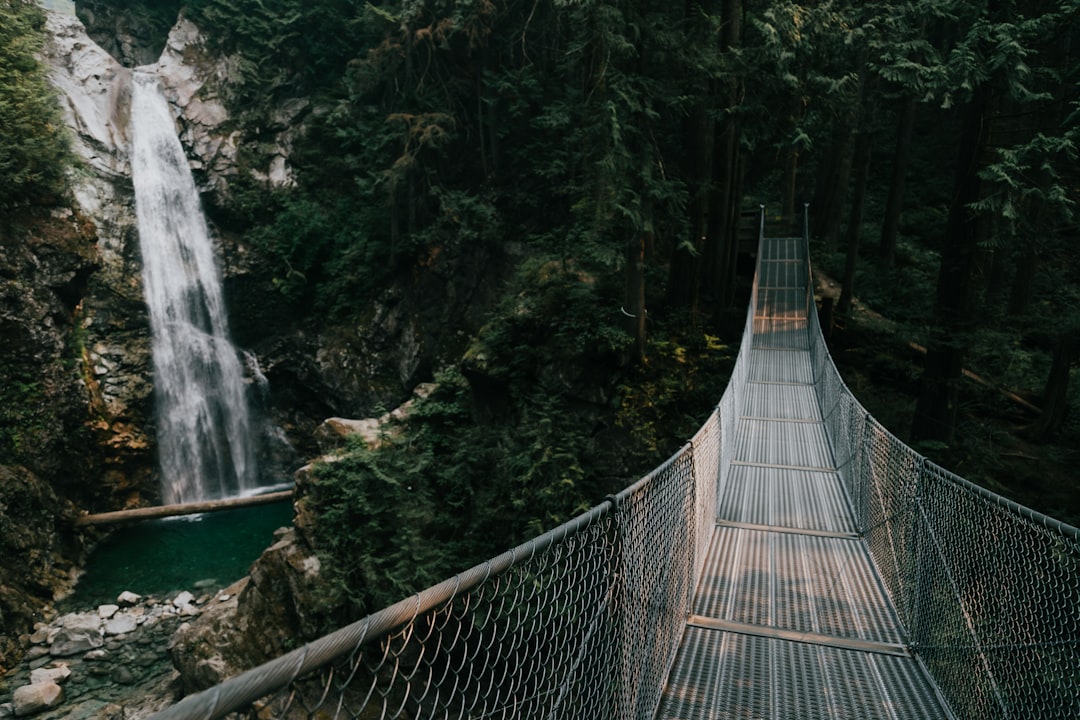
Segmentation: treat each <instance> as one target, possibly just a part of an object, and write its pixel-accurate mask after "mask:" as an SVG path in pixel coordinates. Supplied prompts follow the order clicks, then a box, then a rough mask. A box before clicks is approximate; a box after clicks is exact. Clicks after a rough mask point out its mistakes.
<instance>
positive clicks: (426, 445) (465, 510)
mask: <svg viewBox="0 0 1080 720" xmlns="http://www.w3.org/2000/svg"><path fill="white" fill-rule="evenodd" d="M509 290H510V292H508V293H507V299H506V301H505V302H504V304H503V305H502V306H501V307H500V308H499V309H498V310H497V311H496V313H495V314H494V315H493V317H492V319H491V321H490V322H489V323H488V325H486V326H485V327H484V329H483V330H482V331H481V332H480V334H479V337H478V338H477V340H476V342H475V343H474V345H473V347H472V348H471V349H470V351H469V352H468V353H467V354H466V357H465V358H464V359H463V361H462V363H461V365H460V366H459V367H451V368H448V369H447V370H445V371H443V372H441V373H440V374H439V375H438V377H437V378H436V380H437V387H436V389H435V391H434V392H433V393H432V394H430V395H428V396H427V397H425V398H422V399H418V400H417V401H416V402H415V405H414V406H413V408H412V411H411V414H410V415H409V417H408V419H407V421H406V422H405V423H404V425H403V426H402V427H390V428H387V432H386V434H385V435H384V437H383V438H382V441H381V446H380V447H379V448H378V449H377V450H370V449H368V448H367V447H365V446H361V445H354V446H352V447H350V448H349V449H348V452H347V453H346V454H345V455H344V457H343V459H340V460H337V461H334V462H329V463H325V464H322V465H320V466H319V467H318V469H317V471H316V473H315V478H316V481H315V483H314V484H313V486H312V490H311V495H310V497H311V499H312V503H313V507H314V509H315V511H316V512H317V513H318V515H319V523H318V532H319V538H318V540H317V542H318V544H319V547H320V549H321V551H322V552H323V553H324V554H325V556H326V559H327V563H326V566H327V567H328V568H332V569H333V570H332V571H333V572H336V573H337V579H338V581H339V582H340V584H341V586H342V587H343V588H344V589H345V590H346V592H347V593H350V594H351V596H352V598H353V601H354V602H355V604H356V606H357V607H356V610H357V611H358V612H363V611H365V610H372V609H375V608H376V607H378V606H381V605H384V604H387V603H389V602H393V601H395V600H397V599H400V598H401V597H403V596H406V595H408V594H410V593H412V592H416V591H418V590H419V589H421V588H423V587H426V586H428V585H430V584H432V583H433V582H436V581H438V580H441V579H443V578H444V577H446V576H449V575H450V574H451V573H453V572H457V571H460V570H462V569H464V568H467V567H469V566H471V565H472V564H475V563H478V562H481V561H483V560H486V559H488V558H489V557H491V556H493V555H494V554H496V553H498V552H501V550H502V549H505V548H509V547H512V546H514V545H516V544H517V543H519V542H521V541H523V540H524V539H526V538H527V537H529V536H532V535H536V534H539V533H541V532H543V531H545V530H547V529H550V528H551V527H553V526H555V525H557V524H558V523H560V522H564V521H566V520H568V519H570V517H572V516H573V515H575V514H576V513H578V512H580V511H582V510H584V509H586V508H588V507H591V506H592V505H594V504H596V503H597V502H599V501H600V500H601V499H603V497H604V496H606V495H607V494H609V493H612V492H615V491H617V490H618V489H620V488H622V487H624V486H625V485H626V484H628V482H629V481H630V480H632V479H635V477H636V476H639V475H640V474H643V473H644V472H646V471H647V470H648V469H649V468H651V467H653V466H654V465H656V464H657V463H659V462H660V460H662V459H663V458H664V457H665V456H666V455H668V454H670V453H671V452H672V451H673V450H674V449H676V448H677V447H678V446H679V445H681V444H682V442H683V441H684V440H685V439H686V438H687V437H689V435H690V434H691V433H693V432H694V431H695V430H696V428H697V427H698V426H699V425H700V423H701V422H702V420H703V418H704V417H705V416H706V415H707V414H708V412H709V409H710V408H711V407H712V406H713V405H714V404H715V402H716V400H717V398H718V397H719V393H720V391H721V389H722V386H723V383H724V379H725V378H726V371H727V370H728V369H729V368H730V363H731V360H732V356H733V352H732V348H729V347H727V346H725V345H723V344H722V343H720V342H718V340H717V339H716V338H710V337H707V336H704V335H702V334H701V333H700V332H697V333H694V335H693V336H692V337H693V339H692V340H670V341H663V342H660V343H657V344H656V345H654V346H653V347H652V348H651V349H650V352H649V355H650V357H651V358H654V359H653V361H652V362H650V364H649V365H648V366H646V367H640V368H636V369H633V370H626V369H625V368H624V366H623V364H622V353H623V351H624V350H625V349H626V348H627V347H628V345H629V344H630V338H629V337H628V336H627V335H626V334H625V333H624V332H623V331H622V330H621V329H620V328H619V327H618V320H617V318H618V316H619V311H618V308H617V306H616V305H614V304H613V301H612V299H611V298H610V297H609V295H608V293H607V292H606V291H605V290H604V288H603V287H602V284H601V283H599V282H598V281H597V280H596V279H595V278H593V277H592V276H589V275H587V274H585V273H583V272H581V271H579V270H575V269H574V268H572V267H564V265H563V263H562V262H560V261H558V260H547V261H541V260H536V261H533V262H529V263H525V264H524V265H523V267H522V269H521V271H519V273H518V274H517V277H516V279H515V280H514V282H513V284H512V287H511V288H510V289H509Z"/></svg>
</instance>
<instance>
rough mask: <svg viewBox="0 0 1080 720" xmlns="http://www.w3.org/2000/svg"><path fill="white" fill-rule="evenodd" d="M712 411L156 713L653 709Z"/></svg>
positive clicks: (675, 621)
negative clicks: (518, 533) (654, 447)
mask: <svg viewBox="0 0 1080 720" xmlns="http://www.w3.org/2000/svg"><path fill="white" fill-rule="evenodd" d="M720 438H721V429H720V415H719V413H718V412H714V413H713V414H712V415H711V417H710V418H709V420H708V421H707V422H706V423H705V424H704V426H703V427H702V428H701V429H700V430H699V431H698V433H697V434H696V435H695V436H694V438H693V439H692V441H691V442H690V443H688V444H687V445H686V446H685V447H684V448H682V449H681V450H680V451H679V452H678V453H676V454H675V455H674V456H673V457H672V458H670V459H669V460H668V461H667V462H666V463H664V464H663V465H662V466H660V467H658V468H657V469H656V470H654V471H653V472H651V473H650V474H649V475H647V476H646V477H644V478H642V479H641V480H639V481H638V482H637V483H635V484H634V485H632V486H630V487H629V488H627V489H625V490H623V491H622V492H621V493H619V494H618V495H616V496H612V497H610V498H608V499H607V500H605V501H604V502H603V503H602V504H600V505H598V506H596V507H594V508H592V509H591V510H589V511H588V512H586V513H584V514H583V515H581V516H579V517H577V518H575V519H574V520H571V521H570V522H568V523H566V524H564V525H562V526H560V527H558V528H556V529H554V530H551V531H550V532H548V533H546V534H544V535H542V536H540V537H538V538H536V539H534V540H531V541H529V542H527V543H524V544H523V545H520V546H519V547H517V548H514V549H513V550H511V551H509V552H506V553H503V554H502V555H500V556H498V557H496V558H493V559H492V560H490V561H488V562H486V563H483V564H481V565H478V566H476V567H474V568H472V569H471V570H469V571H467V572H465V573H462V574H461V575H458V576H455V577H454V578H451V579H449V580H447V581H445V582H443V583H442V584H440V585H437V586H435V587H432V588H429V589H427V590H425V591H423V592H421V593H419V594H418V595H415V596H413V597H411V598H408V599H406V600H403V601H401V602H399V603H397V604H396V605H393V606H392V607H389V608H386V609H384V610H382V611H380V612H377V613H375V614H373V615H371V616H369V617H367V618H364V619H363V620H361V621H359V622H357V623H355V624H353V625H350V626H348V627H346V628H343V629H341V630H339V631H337V632H335V633H333V634H331V635H328V636H326V637H324V638H322V639H320V640H317V641H315V642H313V643H311V644H309V645H307V646H305V647H303V648H300V649H298V650H296V651H293V652H291V653H289V654H287V655H284V656H282V657H280V658H278V659H276V660H273V661H271V662H269V663H266V664H265V665H262V666H260V667H257V668H255V669H253V670H250V671H248V672H246V673H244V674H243V675H240V676H238V677H236V678H234V679H232V680H228V681H226V682H225V683H223V684H221V685H218V686H216V687H214V688H211V689H209V690H206V691H204V692H202V693H199V694H196V695H192V696H190V697H187V698H185V699H183V700H182V701H180V702H179V703H178V704H176V705H174V706H172V707H171V708H168V709H166V710H164V711H162V712H161V713H159V714H158V715H155V716H154V717H155V718H157V719H158V720H166V719H170V720H172V719H176V718H220V717H226V716H229V715H230V714H232V713H238V715H234V716H249V717H255V718H318V719H320V720H322V719H323V718H365V719H366V718H402V719H406V718H407V719H408V720H417V719H419V718H446V719H455V720H456V719H459V718H581V719H582V720H597V719H602V718H611V719H612V720H625V719H628V718H640V719H642V720H645V719H647V718H651V717H652V716H653V714H654V713H655V710H656V707H657V705H658V703H659V701H660V695H661V692H662V690H663V686H664V682H665V680H666V678H667V675H668V672H669V669H670V666H671V663H672V662H673V660H674V656H675V652H676V650H677V647H678V643H679V640H680V638H681V636H682V631H683V626H684V623H685V619H686V616H687V614H688V612H689V604H690V599H691V592H692V589H693V582H694V577H695V576H696V572H697V571H696V568H699V567H700V566H701V564H702V558H704V555H705V551H706V550H707V547H708V542H709V539H710V534H709V533H708V532H707V531H706V530H705V528H708V527H710V526H711V524H712V522H713V520H714V515H715V507H716V473H717V470H718V464H719V457H720Z"/></svg>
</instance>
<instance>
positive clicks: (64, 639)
mask: <svg viewBox="0 0 1080 720" xmlns="http://www.w3.org/2000/svg"><path fill="white" fill-rule="evenodd" d="M103 643H104V640H102V637H101V633H99V632H97V631H96V630H95V631H93V632H91V631H87V630H71V629H69V628H64V629H62V630H61V631H60V632H58V633H57V634H56V638H55V639H54V640H53V644H52V646H51V647H50V648H49V653H50V654H51V655H52V656H53V657H68V656H70V655H81V654H83V653H86V652H88V651H90V650H93V649H94V648H99V647H101V646H102V644H103Z"/></svg>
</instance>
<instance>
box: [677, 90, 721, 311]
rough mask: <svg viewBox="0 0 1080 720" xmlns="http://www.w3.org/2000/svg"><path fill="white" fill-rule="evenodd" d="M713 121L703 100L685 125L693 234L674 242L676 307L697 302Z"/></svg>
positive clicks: (707, 219) (705, 223)
mask: <svg viewBox="0 0 1080 720" xmlns="http://www.w3.org/2000/svg"><path fill="white" fill-rule="evenodd" d="M714 125H715V123H714V122H713V121H712V120H711V119H710V118H709V115H708V109H707V108H706V106H705V105H704V103H699V104H698V105H697V106H696V107H695V108H694V109H693V111H691V113H690V117H688V118H687V119H686V122H685V125H684V138H685V143H686V157H687V158H688V161H687V171H686V172H687V176H688V178H689V181H690V183H691V190H692V193H693V194H692V195H691V197H690V206H689V208H688V212H689V216H690V236H689V237H687V238H685V239H684V240H683V242H681V243H678V244H677V245H676V246H675V248H674V250H673V251H672V256H671V264H670V268H669V271H668V284H667V302H668V304H669V305H673V306H676V307H694V306H695V305H697V299H698V285H699V283H700V273H701V254H702V253H703V252H705V249H706V248H705V237H706V234H707V233H708V222H709V202H710V198H709V186H710V185H711V184H712V161H713V133H714Z"/></svg>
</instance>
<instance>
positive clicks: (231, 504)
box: [75, 490, 293, 527]
mask: <svg viewBox="0 0 1080 720" xmlns="http://www.w3.org/2000/svg"><path fill="white" fill-rule="evenodd" d="M292 494H293V491H292V490H282V491H280V492H272V493H266V494H265V495H252V496H251V497H239V498H227V499H224V500H207V501H205V502H194V503H184V504H183V505H156V506H154V507H141V508H134V509H132V510H116V511H114V512H106V513H97V514H93V515H90V514H87V515H82V516H81V517H79V518H76V520H75V525H76V526H77V527H83V526H86V525H110V524H113V523H121V522H130V521H134V520H152V519H154V518H163V517H175V516H177V515H194V514H196V513H204V512H214V511H216V510H231V509H233V508H239V507H251V506H253V505H268V504H270V503H274V502H280V501H282V500H288V499H289V498H291V497H292Z"/></svg>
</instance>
